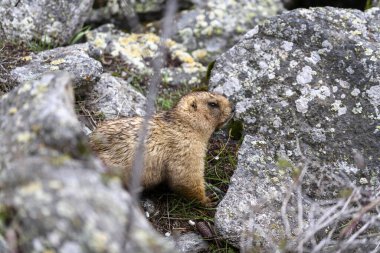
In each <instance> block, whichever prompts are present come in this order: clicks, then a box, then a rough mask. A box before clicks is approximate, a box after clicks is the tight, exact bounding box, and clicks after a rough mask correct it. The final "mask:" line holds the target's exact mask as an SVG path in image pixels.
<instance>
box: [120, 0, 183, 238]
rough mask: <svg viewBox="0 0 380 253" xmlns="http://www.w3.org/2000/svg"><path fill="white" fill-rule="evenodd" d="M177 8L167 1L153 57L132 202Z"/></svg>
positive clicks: (137, 194) (136, 194) (135, 199)
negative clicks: (166, 46) (166, 44)
mask: <svg viewBox="0 0 380 253" xmlns="http://www.w3.org/2000/svg"><path fill="white" fill-rule="evenodd" d="M176 9H177V1H176V0H169V1H167V3H166V8H165V16H164V21H163V23H162V29H161V31H162V33H161V38H160V45H159V49H158V53H157V56H156V57H155V58H154V59H153V62H152V67H153V75H152V77H151V79H150V82H149V89H148V94H147V101H146V110H145V116H144V120H143V123H142V125H141V127H140V131H139V136H138V142H137V145H136V148H135V157H134V159H133V163H132V174H131V178H130V182H129V184H128V186H129V191H130V194H131V198H132V202H133V203H134V204H135V205H136V204H137V203H138V200H139V197H140V192H141V187H140V180H141V175H142V172H143V169H144V153H145V145H144V143H145V140H146V137H147V135H148V131H149V129H148V125H149V121H150V120H151V118H152V117H153V114H154V112H155V101H156V96H157V93H158V87H159V84H160V82H161V69H162V68H163V67H164V64H165V59H166V53H167V52H166V50H165V48H164V44H165V41H166V40H167V39H168V38H169V37H170V34H171V27H172V21H173V18H174V14H175V12H176ZM132 206H133V205H131V206H130V210H129V214H128V223H127V224H128V225H127V228H126V234H127V236H128V235H129V234H130V233H129V232H130V229H131V227H132V224H133V220H134V219H133V211H132Z"/></svg>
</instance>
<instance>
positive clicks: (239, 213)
mask: <svg viewBox="0 0 380 253" xmlns="http://www.w3.org/2000/svg"><path fill="white" fill-rule="evenodd" d="M268 147H270V143H267V142H266V141H265V140H260V139H258V138H256V137H253V136H250V135H246V136H245V138H244V141H243V143H242V146H241V147H240V149H239V158H238V159H239V162H238V166H237V168H236V171H235V172H234V175H233V176H232V178H231V181H230V185H229V188H228V192H227V194H226V196H225V197H224V198H223V200H222V201H221V202H220V204H219V205H218V208H217V212H216V214H215V227H216V230H217V231H218V233H219V234H221V235H223V237H224V238H229V239H228V240H229V242H230V243H231V244H232V245H234V246H236V247H239V246H242V247H243V246H245V243H246V242H247V241H249V239H251V238H250V236H251V235H250V234H249V233H248V231H251V230H252V226H253V221H255V222H257V223H258V224H260V226H261V227H263V228H264V231H265V232H264V233H265V234H267V235H269V236H272V237H273V238H275V240H276V241H277V242H278V241H280V240H281V239H282V238H283V235H284V233H285V231H284V229H283V226H282V225H283V224H282V222H281V220H280V219H278V215H279V211H280V208H279V207H281V203H282V201H283V196H284V195H285V193H286V192H287V189H288V186H289V185H291V184H292V178H291V176H290V175H289V173H288V171H286V170H284V169H279V168H278V167H277V166H276V161H275V160H274V159H273V157H274V156H275V154H268V153H266V152H264V150H266V149H267V148H268ZM290 213H291V214H293V217H296V216H295V215H294V213H295V212H294V211H291V212H290ZM290 216H291V217H292V215H290ZM291 222H292V224H294V223H295V221H294V219H291ZM256 229H257V227H255V229H254V230H256ZM267 230H268V231H267ZM247 234H248V235H247ZM259 236H260V234H259ZM241 241H242V243H241ZM263 247H264V249H266V250H269V251H270V249H269V248H265V247H266V245H264V246H263ZM259 249H260V248H258V249H257V250H259ZM260 250H263V248H261V249H260ZM265 252H266V251H265Z"/></svg>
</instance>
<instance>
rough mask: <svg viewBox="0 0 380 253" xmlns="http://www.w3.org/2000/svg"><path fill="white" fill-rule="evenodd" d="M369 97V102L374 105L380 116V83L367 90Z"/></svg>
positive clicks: (377, 114)
mask: <svg viewBox="0 0 380 253" xmlns="http://www.w3.org/2000/svg"><path fill="white" fill-rule="evenodd" d="M366 93H367V96H368V98H369V102H370V103H371V104H372V105H373V107H374V109H375V113H376V116H377V117H379V116H380V115H379V106H380V85H375V86H372V87H371V88H370V89H368V90H367V91H366Z"/></svg>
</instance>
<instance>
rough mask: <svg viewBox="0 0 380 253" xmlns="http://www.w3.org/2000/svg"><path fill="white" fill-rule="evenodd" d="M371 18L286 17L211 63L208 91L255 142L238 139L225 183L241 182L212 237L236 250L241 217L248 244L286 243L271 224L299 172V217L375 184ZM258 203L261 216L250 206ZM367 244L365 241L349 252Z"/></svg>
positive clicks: (377, 24) (331, 11) (376, 62)
mask: <svg viewBox="0 0 380 253" xmlns="http://www.w3.org/2000/svg"><path fill="white" fill-rule="evenodd" d="M379 17H380V9H379V8H372V9H370V10H369V11H367V12H361V11H358V10H343V9H335V8H314V9H309V10H306V9H299V10H295V11H292V12H287V13H284V14H282V15H280V16H278V17H275V18H272V19H269V20H268V21H266V22H264V24H263V25H260V26H257V27H255V28H254V29H253V30H251V31H250V32H248V33H247V34H246V35H245V36H244V38H243V39H242V40H241V41H240V42H239V43H238V44H237V45H235V46H234V47H233V48H231V49H230V50H229V51H228V52H226V53H225V54H223V55H222V56H221V57H220V58H218V60H217V61H216V64H215V67H214V69H213V70H212V75H211V79H210V85H211V89H212V90H214V91H217V92H221V93H223V94H224V95H226V96H227V97H229V99H231V100H232V101H233V102H234V103H235V104H236V117H237V118H238V119H240V120H242V122H243V124H244V127H245V131H246V133H247V134H249V135H251V136H254V139H252V138H253V137H247V138H246V140H245V146H244V145H243V147H245V148H243V150H242V151H241V152H242V158H240V160H239V165H238V168H240V170H239V169H238V171H237V172H236V175H234V177H233V180H236V179H234V178H236V177H239V175H242V176H240V177H239V178H240V179H241V180H242V182H241V183H236V184H235V183H233V182H234V181H232V184H231V187H230V188H229V191H228V193H227V196H226V198H225V199H224V200H223V201H222V203H221V204H220V206H219V207H218V211H217V214H216V217H215V219H216V221H215V222H216V227H217V228H218V230H219V232H220V233H222V234H223V235H224V236H225V237H226V238H229V240H230V241H231V242H232V243H233V244H234V245H236V246H238V245H239V241H240V240H241V239H242V237H241V232H242V229H241V224H242V223H244V222H245V219H246V218H247V215H248V214H249V213H252V222H253V223H254V224H265V225H264V226H261V228H263V230H262V231H261V232H262V233H261V234H260V235H257V234H255V235H257V236H256V237H254V240H253V241H254V244H255V245H259V244H260V243H264V242H268V241H270V240H272V242H274V243H275V244H276V245H281V243H282V244H283V243H284V241H283V239H284V238H286V237H287V236H289V235H285V234H284V231H285V230H282V229H283V227H281V226H279V224H281V223H282V224H283V222H282V221H281V220H279V217H280V216H281V215H280V209H281V206H282V201H283V198H284V194H285V192H286V191H288V190H286V189H289V187H290V185H291V183H292V182H293V183H294V181H297V180H298V179H299V176H300V175H301V174H303V173H302V171H306V170H307V172H306V173H304V175H303V176H302V189H303V190H302V199H303V204H304V211H305V213H307V212H308V211H307V210H308V203H307V202H308V201H309V200H310V201H319V200H328V199H334V198H338V197H341V196H342V195H341V194H342V191H344V190H345V189H347V188H350V189H352V188H353V187H359V188H361V189H365V190H367V191H368V192H373V191H374V190H375V189H376V188H377V187H378V186H379V179H380V177H379V174H380V173H379V166H380V161H379V159H378V158H379V149H380V131H379V129H378V127H379V117H380V114H379V109H380V108H379V107H380V102H379V101H380V46H379V45H380V44H379V42H380V19H379ZM260 143H261V144H260ZM250 149H252V150H251V151H249V150H250ZM247 152H248V153H249V154H250V155H244V154H247ZM239 171H240V172H239ZM247 173H248V174H247ZM342 174H344V175H345V176H344V177H341V175H342ZM338 175H339V178H340V179H342V178H343V179H342V180H337V176H338ZM256 177H259V178H260V179H261V180H260V181H258V180H254V178H256ZM243 182H245V183H243ZM252 182H253V183H252ZM248 184H250V185H251V187H248ZM241 185H246V186H247V187H241ZM343 195H344V194H343ZM257 203H261V204H260V208H259V207H256V208H253V206H255V205H256V204H257ZM293 204H294V203H293ZM289 206H290V203H289ZM290 209H291V210H293V211H294V210H297V208H295V207H294V206H293V207H292V208H290ZM252 210H254V211H252ZM273 210H275V211H273ZM293 214H294V213H292V211H290V213H289V214H288V216H289V223H290V227H291V228H292V230H291V232H292V235H300V234H299V233H300V231H297V228H296V226H293V224H294V223H292V219H296V218H295V216H294V215H293ZM263 217H266V218H263ZM301 217H302V216H301ZM304 217H306V215H305V216H304ZM297 219H298V218H297ZM282 220H283V219H282ZM304 222H305V224H307V222H308V220H307V219H306V218H305V221H304ZM236 224H240V225H236ZM259 227H260V226H259ZM255 228H256V229H257V228H258V226H255ZM256 231H259V230H256ZM326 231H328V229H326ZM301 232H302V231H301ZM265 238H266V239H265ZM268 238H270V240H269V239H268ZM245 239H246V238H245ZM376 240H378V238H375V240H374V241H376ZM374 241H373V240H372V243H370V242H368V240H363V242H362V244H357V245H356V246H357V248H356V249H359V248H360V247H361V246H363V245H365V244H366V245H367V246H369V247H370V246H373V245H374V244H373V243H374ZM243 244H244V242H243ZM360 245H361V246H360ZM266 246H268V244H266ZM272 249H273V248H272ZM372 249H373V248H372Z"/></svg>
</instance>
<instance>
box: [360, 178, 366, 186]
mask: <svg viewBox="0 0 380 253" xmlns="http://www.w3.org/2000/svg"><path fill="white" fill-rule="evenodd" d="M359 183H360V184H361V185H364V184H368V180H367V178H365V177H362V178H360V179H359Z"/></svg>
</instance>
